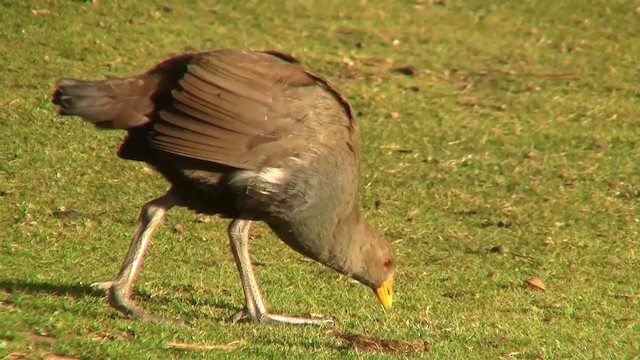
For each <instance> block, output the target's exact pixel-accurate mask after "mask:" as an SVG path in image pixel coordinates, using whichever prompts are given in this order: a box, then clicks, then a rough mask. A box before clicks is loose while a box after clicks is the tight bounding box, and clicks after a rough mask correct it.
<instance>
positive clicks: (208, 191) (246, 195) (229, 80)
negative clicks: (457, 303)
mask: <svg viewBox="0 0 640 360" xmlns="http://www.w3.org/2000/svg"><path fill="white" fill-rule="evenodd" d="M52 101H53V103H54V104H56V105H58V106H59V113H60V114H62V115H77V116H80V117H82V118H83V119H85V120H87V121H89V122H91V123H93V124H94V125H95V126H97V127H100V128H115V129H123V130H126V131H127V136H126V138H125V139H124V141H123V143H122V145H121V147H120V149H119V151H118V156H120V157H121V158H123V159H129V160H136V161H143V162H145V163H148V164H150V165H152V166H153V167H155V168H156V169H157V170H158V171H159V172H160V173H161V174H162V175H163V176H164V177H165V178H166V179H167V180H168V181H169V182H170V183H171V188H170V189H169V191H168V192H167V193H166V194H165V195H163V196H161V197H159V198H157V199H155V200H152V201H150V202H149V203H147V204H146V205H145V206H144V207H143V209H142V211H141V214H140V218H139V221H138V225H137V228H136V231H135V234H134V237H133V240H132V242H131V245H130V248H129V252H128V253H127V256H126V258H125V261H124V263H123V265H122V268H121V270H120V273H119V274H118V276H117V277H116V279H115V280H114V281H108V282H101V283H96V286H97V287H100V288H104V289H109V299H110V304H111V305H112V306H113V307H115V308H116V309H118V310H120V311H121V312H123V313H125V314H127V315H129V316H131V317H134V318H139V319H145V320H157V319H159V318H157V317H154V316H152V315H148V314H145V313H144V312H143V311H142V310H141V309H139V308H138V307H137V306H136V305H135V304H134V303H133V302H132V300H131V299H130V293H131V289H132V286H133V283H134V281H135V277H136V275H137V273H138V271H139V269H140V265H141V263H142V257H143V256H144V252H145V251H146V248H147V246H148V244H149V242H150V239H151V236H152V234H153V232H154V231H155V229H156V228H157V226H158V225H159V224H160V223H161V222H162V220H163V219H164V216H165V213H166V211H167V210H169V209H170V208H171V207H173V206H184V207H187V208H189V209H191V210H193V211H196V212H200V213H205V214H211V215H220V216H222V217H225V218H230V219H233V220H232V221H231V223H230V225H229V230H228V232H229V238H230V244H231V250H232V253H233V255H234V258H235V261H236V264H237V267H238V271H239V273H240V279H241V281H242V285H243V289H244V293H245V307H244V309H242V310H241V311H239V312H238V313H237V314H235V315H234V316H233V317H232V320H233V321H234V322H235V321H237V320H240V319H242V318H249V319H251V320H253V321H269V320H271V321H281V322H287V323H318V322H322V320H317V319H306V318H294V317H289V316H282V315H274V314H269V313H268V312H267V309H266V306H265V305H264V301H263V300H262V296H261V294H260V288H259V286H258V283H257V281H256V279H255V275H254V273H253V269H252V266H251V261H250V259H249V250H248V230H249V224H250V222H251V221H264V222H265V223H266V224H268V226H269V227H270V228H271V229H272V230H273V231H274V232H275V233H276V234H277V235H278V236H279V237H280V238H281V239H282V240H283V241H284V242H285V243H287V244H288V245H289V246H290V247H291V248H293V249H294V250H296V251H298V252H300V253H301V254H303V255H305V256H307V257H310V258H312V259H314V260H316V261H318V262H320V263H322V264H325V265H327V266H329V267H331V268H333V269H334V270H336V271H338V272H340V273H343V274H346V275H349V276H351V277H353V278H354V279H356V280H358V281H359V282H361V283H363V284H364V285H366V286H368V287H370V288H372V289H373V290H374V291H375V292H376V293H377V295H378V297H379V299H380V301H381V302H382V304H383V305H384V306H385V307H389V306H391V299H392V295H391V294H392V281H393V272H394V261H393V253H392V250H391V246H390V245H389V243H388V242H387V241H386V240H385V239H384V238H383V237H382V236H380V235H379V234H378V233H377V232H376V231H375V230H374V229H373V228H372V227H371V226H370V225H369V224H368V223H367V222H366V221H365V220H364V219H363V217H362V214H361V211H360V206H359V202H358V186H359V185H358V184H359V176H360V150H359V131H358V127H357V126H356V124H355V122H354V118H353V114H352V110H351V107H350V105H349V103H348V102H347V101H346V99H345V98H344V97H343V96H342V95H340V93H339V92H338V91H337V90H336V89H335V88H334V87H333V86H332V85H331V84H330V83H329V82H327V80H325V79H324V78H322V77H321V76H320V75H318V74H316V73H314V72H312V71H310V70H308V69H305V68H304V67H302V66H301V65H299V64H298V63H296V62H295V61H294V60H293V59H292V58H291V57H289V56H286V55H282V54H279V53H277V52H253V51H234V50H216V51H208V52H200V53H189V54H181V55H178V56H174V57H171V58H169V59H167V60H165V61H163V62H162V63H160V64H158V65H157V66H155V67H154V68H152V69H151V70H149V71H147V72H145V73H143V74H142V75H139V76H134V77H131V78H123V79H111V80H104V81H82V80H71V79H62V80H60V81H58V83H57V84H56V89H55V92H54V94H53V97H52Z"/></svg>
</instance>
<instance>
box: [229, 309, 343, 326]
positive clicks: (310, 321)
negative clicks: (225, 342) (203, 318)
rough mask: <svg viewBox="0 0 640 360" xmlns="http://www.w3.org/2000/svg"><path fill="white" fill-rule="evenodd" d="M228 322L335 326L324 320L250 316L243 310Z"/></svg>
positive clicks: (269, 315) (328, 320) (267, 315)
mask: <svg viewBox="0 0 640 360" xmlns="http://www.w3.org/2000/svg"><path fill="white" fill-rule="evenodd" d="M228 321H230V322H231V323H232V324H235V323H237V322H242V321H253V322H257V323H263V324H289V325H328V326H333V325H335V323H334V321H333V320H331V319H324V318H305V317H294V316H288V315H279V314H269V313H263V314H255V316H252V315H251V313H250V312H249V311H248V310H247V308H244V309H242V310H240V311H238V312H237V313H235V314H233V315H232V316H231V317H230V318H229V319H228Z"/></svg>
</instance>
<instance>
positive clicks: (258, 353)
mask: <svg viewBox="0 0 640 360" xmlns="http://www.w3.org/2000/svg"><path fill="white" fill-rule="evenodd" d="M639 6H640V3H638V2H637V1H620V0H608V1H602V0H600V1H596V0H591V1H587V0H582V1H580V0H566V1H550V0H539V1H519V2H518V1H495V0H493V1H491V0H482V1H481V0H467V1H463V0H459V1H458V0H448V1H442V0H422V1H418V0H414V1H409V0H398V1H382V0H377V1H373V0H369V1H367V0H358V1H355V0H354V1H338V0H327V1H325V2H320V1H311V0H301V1H256V0H247V1H224V2H223V1H220V2H214V1H201V2H200V1H184V2H179V1H172V0H167V1H148V2H140V1H113V2H112V1H107V0H96V1H94V2H91V1H71V0H67V1H62V0H61V1H44V0H43V1H1V2H0V24H2V26H1V27H0V48H1V49H2V51H1V52H0V63H2V64H3V66H2V67H1V68H0V84H2V87H1V88H0V202H1V204H2V205H1V206H0V223H1V224H2V230H0V233H1V235H0V358H2V359H23V358H26V359H41V358H45V359H105V358H114V359H167V358H234V359H240V358H295V359H298V358H300V359H304V358H315V359H317V358H338V357H348V358H382V357H385V356H395V357H399V358H414V357H427V358H434V359H495V358H517V359H569V358H571V359H594V358H598V359H606V358H611V359H634V358H640V335H638V334H640V325H639V322H640V277H639V276H638V274H640V250H639V249H640V247H639V245H640V235H639V229H640V215H639V214H640V210H639V209H638V206H639V201H640V119H639V118H638V115H639V113H640V112H639V109H640V107H639V105H640V75H638V74H639V73H638V64H639V63H640V55H639V54H640V42H639V41H638V38H640V7H639ZM210 48H246V49H278V50H281V51H284V52H288V53H292V54H294V55H295V56H296V57H297V58H298V59H299V60H301V62H302V63H304V64H305V65H307V66H309V67H311V68H313V69H314V70H316V71H318V72H320V73H322V74H324V75H326V76H327V77H328V78H329V79H331V81H333V82H334V83H335V84H336V85H337V86H338V87H339V88H340V89H341V91H342V92H343V93H344V94H345V96H346V97H347V98H348V99H349V100H350V102H351V103H352V105H353V107H354V109H355V112H356V113H357V121H358V122H359V124H360V127H361V129H362V143H363V145H362V152H363V161H364V164H363V169H362V173H363V174H362V179H361V185H362V186H361V200H362V204H363V207H364V209H365V212H366V217H367V218H368V219H369V220H370V221H371V222H372V223H373V224H375V226H376V227H378V228H379V229H381V230H382V232H383V233H384V234H385V235H386V236H387V237H388V238H389V239H390V240H391V241H393V243H394V249H395V252H396V257H397V260H398V270H397V274H396V284H395V291H396V294H395V303H394V307H393V308H392V309H390V310H388V311H383V309H382V308H381V306H380V305H379V303H378V302H377V300H376V299H375V296H374V295H373V294H372V293H371V291H370V290H369V289H367V288H366V287H364V286H362V285H360V284H356V283H354V282H353V281H351V280H349V279H347V278H345V277H341V276H339V275H338V274H337V273H335V272H333V271H331V270H329V269H327V268H325V267H323V266H321V265H319V264H316V263H314V262H311V261H309V260H306V259H304V258H303V257H301V256H300V255H298V254H296V253H295V252H293V251H292V250H290V249H288V248H287V247H286V246H285V245H284V244H283V243H282V242H281V241H280V240H278V239H277V238H276V237H275V236H274V235H272V234H271V233H270V232H269V231H268V229H267V228H266V227H265V226H257V227H255V228H254V230H253V231H252V239H253V241H252V251H253V253H252V254H253V258H254V261H255V262H256V264H258V267H257V269H258V277H259V280H260V282H261V283H262V286H263V290H264V294H265V296H266V301H267V304H268V305H269V306H270V309H271V310H272V311H274V312H283V313H289V314H296V315H309V314H323V315H326V316H331V317H333V318H334V319H335V320H336V326H334V327H333V328H330V327H293V326H267V325H253V324H236V325H231V324H229V323H227V322H225V319H226V318H227V317H228V316H229V315H231V314H232V313H233V312H234V311H236V310H238V309H239V308H240V307H241V306H242V303H243V296H242V289H241V286H240V282H239V280H238V276H237V273H236V270H235V266H234V263H233V259H232V256H231V254H230V252H229V249H228V240H227V235H226V231H225V229H226V224H227V223H226V221H223V220H220V219H217V218H209V217H204V216H199V215H194V214H192V213H190V212H189V211H187V210H184V209H174V210H172V211H171V212H170V213H169V216H168V218H167V221H166V223H165V224H164V225H163V226H162V228H161V230H160V231H159V232H158V234H157V235H156V237H155V239H154V241H153V242H152V244H151V247H150V251H149V253H148V255H147V256H146V258H145V264H144V266H143V269H142V272H141V275H140V277H139V278H138V282H137V285H136V288H135V296H136V299H137V300H138V301H139V302H140V303H141V305H142V306H143V307H144V308H145V309H147V310H148V311H150V312H153V313H156V314H162V315H164V316H167V317H179V318H181V319H183V320H186V321H187V322H188V324H189V326H188V327H176V326H172V325H166V324H164V325H163V324H149V323H140V322H136V321H133V320H129V319H127V318H125V317H123V316H122V315H121V314H120V313H117V312H115V311H113V310H112V309H110V308H109V307H108V305H107V303H106V297H105V294H104V293H102V292H100V291H94V290H92V289H91V288H90V286H89V285H90V284H91V283H93V282H95V281H100V280H109V279H111V278H113V277H114V276H115V275H116V273H117V271H118V268H119V266H120V262H121V261H122V259H123V257H124V254H125V252H126V249H127V246H128V244H129V241H130V237H131V234H132V232H133V229H134V225H135V221H136V218H137V215H138V211H139V209H140V207H141V205H142V204H144V203H145V202H146V201H148V200H150V199H152V198H154V197H157V196H158V195H161V194H162V193H163V192H164V191H165V190H166V189H167V183H166V182H165V181H164V180H163V179H162V178H161V177H160V176H159V175H158V174H156V173H155V172H153V171H152V170H151V169H149V168H147V167H145V166H144V165H143V164H141V163H137V162H127V161H123V160H120V159H118V158H117V156H116V155H115V153H116V150H117V147H118V145H119V143H120V141H121V139H122V137H123V133H122V132H116V131H113V132H110V131H98V130H96V129H94V128H93V127H92V126H90V124H87V123H84V122H82V121H80V120H79V119H77V118H62V117H59V116H57V115H56V114H55V110H54V108H53V106H52V105H51V104H50V102H49V98H50V93H51V90H52V88H53V84H54V83H55V81H56V80H57V79H58V78H60V77H79V78H87V79H89V78H95V79H103V78H105V77H108V76H112V77H114V76H128V75H132V74H136V73H138V72H141V71H142V70H144V69H146V68H147V67H149V66H151V65H153V64H154V63H155V62H157V61H158V60H160V59H162V58H164V57H166V56H167V55H170V54H172V53H177V52H182V51H186V50H203V49H210ZM532 278H536V279H537V280H539V281H540V282H542V284H544V288H546V290H545V291H542V290H541V289H540V287H541V286H540V284H538V285H537V286H531V285H530V284H528V283H527V280H530V279H532ZM534 285H535V284H534Z"/></svg>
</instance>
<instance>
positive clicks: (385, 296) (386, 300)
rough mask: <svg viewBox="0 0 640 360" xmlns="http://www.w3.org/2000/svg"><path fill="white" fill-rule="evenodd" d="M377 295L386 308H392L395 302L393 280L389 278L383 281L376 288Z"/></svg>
mask: <svg viewBox="0 0 640 360" xmlns="http://www.w3.org/2000/svg"><path fill="white" fill-rule="evenodd" d="M376 295H378V299H379V300H380V303H381V304H382V306H383V307H384V308H385V309H388V308H390V307H391V305H392V304H393V280H392V279H389V280H387V281H385V282H383V283H382V285H380V287H378V288H377V289H376Z"/></svg>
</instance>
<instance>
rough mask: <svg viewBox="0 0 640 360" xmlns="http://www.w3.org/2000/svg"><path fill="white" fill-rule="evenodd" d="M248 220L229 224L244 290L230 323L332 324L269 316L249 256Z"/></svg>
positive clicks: (283, 316)
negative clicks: (241, 304)
mask: <svg viewBox="0 0 640 360" xmlns="http://www.w3.org/2000/svg"><path fill="white" fill-rule="evenodd" d="M250 225H251V221H249V220H239V219H236V220H233V221H232V222H231V224H229V229H228V232H229V242H230V245H231V252H232V253H233V257H234V259H235V262H236V266H237V267H238V272H239V273H240V281H241V282H242V289H243V290H244V298H245V306H244V309H242V310H240V311H238V312H237V313H235V314H234V315H233V316H231V317H230V318H229V320H230V321H231V322H232V323H236V322H237V321H239V320H242V319H247V318H248V319H249V320H251V321H253V322H261V323H263V322H276V323H285V324H297V325H322V324H332V323H333V321H332V320H328V319H312V318H299V317H292V316H286V315H276V314H269V313H268V312H267V308H266V306H265V304H264V300H263V299H262V294H261V291H260V286H259V285H258V281H257V280H256V276H255V273H254V271H253V265H252V263H251V258H250V256H249V226H250Z"/></svg>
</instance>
